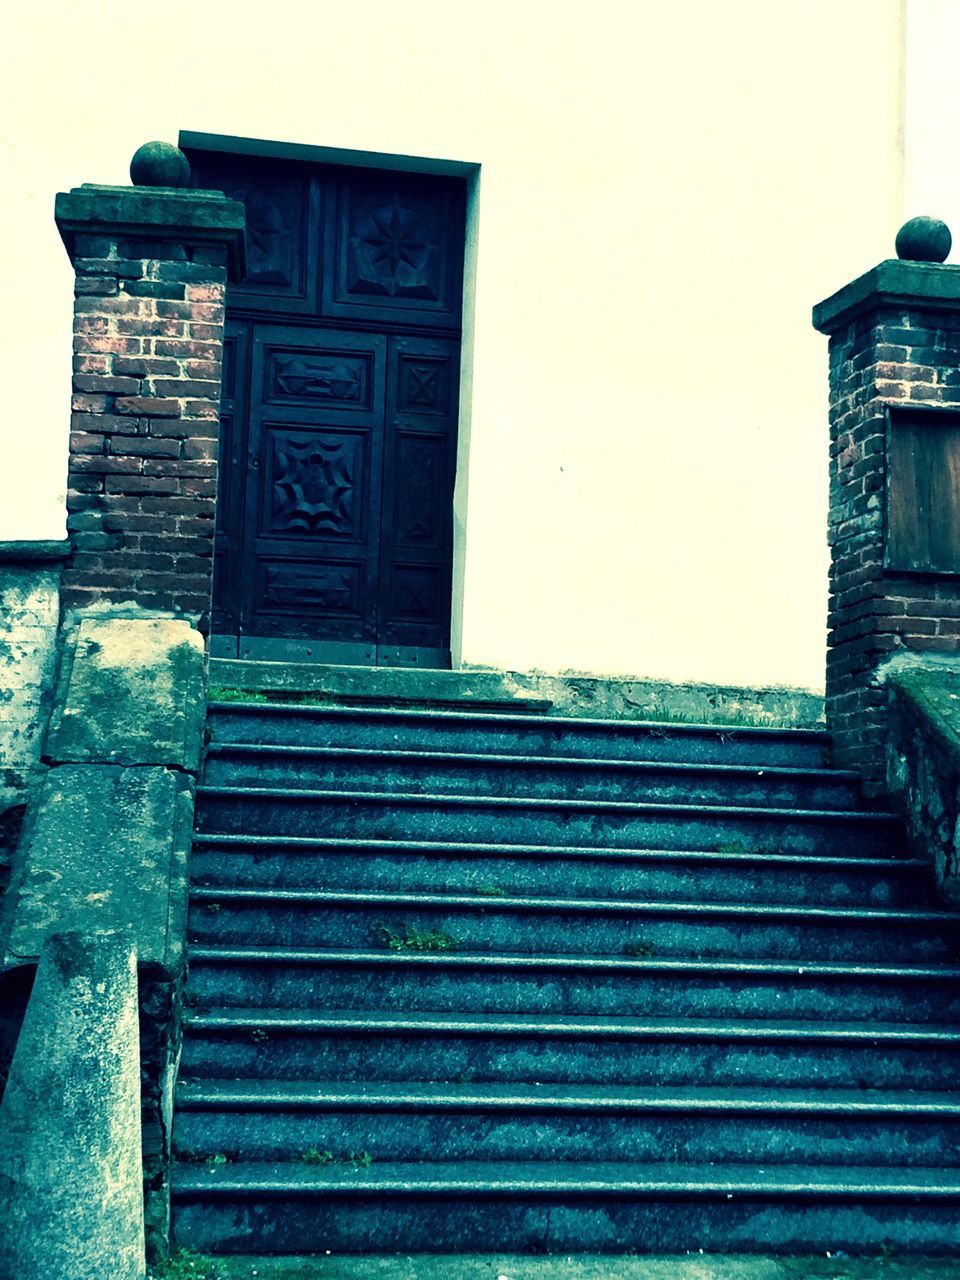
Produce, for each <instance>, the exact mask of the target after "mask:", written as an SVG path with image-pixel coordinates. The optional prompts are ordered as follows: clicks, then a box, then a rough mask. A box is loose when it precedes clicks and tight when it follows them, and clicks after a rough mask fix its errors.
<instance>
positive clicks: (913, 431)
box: [813, 218, 960, 793]
mask: <svg viewBox="0 0 960 1280" xmlns="http://www.w3.org/2000/svg"><path fill="white" fill-rule="evenodd" d="M949 250H950V233H949V231H948V230H947V228H946V226H945V225H944V224H943V223H941V222H938V221H936V220H934V219H928V218H917V219H913V220H912V221H911V222H908V223H907V224H906V225H905V226H904V227H903V228H902V229H901V232H900V234H899V235H898V237H897V252H898V254H899V255H900V257H899V259H891V260H888V261H885V262H881V263H880V264H879V265H878V266H876V267H874V268H873V270H872V271H868V272H867V273H866V274H865V275H862V276H860V277H859V278H858V279H856V280H854V281H853V282H852V283H851V284H849V285H847V286H846V287H845V288H843V289H841V290H839V292H837V293H835V294H833V295H832V296H831V297H829V298H827V299H826V301H824V302H821V303H820V304H819V305H818V306H816V307H814V310H813V323H814V327H815V328H817V329H818V330H819V331H820V332H821V333H825V334H828V335H829V338H830V346H829V354H830V510H829V533H828V539H829V543H830V551H831V563H830V601H829V618H828V628H829V634H828V641H827V685H826V695H827V696H826V714H827V727H828V728H829V730H830V732H831V733H832V735H833V752H834V761H835V763H836V764H837V765H840V766H844V767H849V768H854V769H858V770H860V772H861V773H862V775H863V778H864V784H865V788H866V790H867V791H868V793H877V792H879V791H880V790H882V787H883V778H884V750H885V744H884V692H883V688H882V682H883V678H884V672H885V671H887V670H889V669H890V668H891V666H901V665H912V664H915V663H921V662H927V661H929V660H930V656H931V655H934V654H936V655H949V654H956V653H957V652H958V647H960V576H958V575H960V492H958V490H960V486H957V485H955V484H951V482H950V479H949V476H950V473H951V470H952V469H953V468H954V467H958V468H960V414H958V412H957V411H958V410H960V267H955V266H944V265H942V263H943V259H944V258H945V257H946V256H947V253H948V252H949ZM952 473H953V475H954V476H956V475H958V474H960V471H958V470H953V471H952Z"/></svg>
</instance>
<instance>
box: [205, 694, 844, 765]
mask: <svg viewBox="0 0 960 1280" xmlns="http://www.w3.org/2000/svg"><path fill="white" fill-rule="evenodd" d="M208 726H209V730H210V737H211V739H212V740H213V741H215V742H245V743H260V744H278V745H287V746H303V747H368V748H372V749H381V750H382V749H388V748H392V749H395V750H397V749H401V750H418V751H464V750H469V751H471V752H495V753H497V754H516V755H526V756H566V757H580V758H583V759H587V760H589V759H597V758H600V759H606V760H664V761H675V762H681V763H682V762H691V763H694V762H695V763H721V764H746V765H756V766H758V767H761V768H762V767H765V766H770V767H772V766H775V765H780V766H788V767H795V768H804V767H806V768H821V767H823V766H824V765H825V764H826V763H827V751H828V746H829V736H828V735H827V734H826V733H825V732H824V731H823V730H820V729H772V728H745V727H740V726H731V725H695V724H673V723H666V722H655V721H642V720H600V719H585V718H578V717H574V716H542V715H517V714H509V715H506V714H491V713H487V712H480V711H473V710H470V711H438V710H413V709H410V708H399V707H332V706H302V705H293V706H292V705H289V704H284V703H256V702H251V703H244V702H216V701H212V702H211V703H210V705H209V709H208Z"/></svg>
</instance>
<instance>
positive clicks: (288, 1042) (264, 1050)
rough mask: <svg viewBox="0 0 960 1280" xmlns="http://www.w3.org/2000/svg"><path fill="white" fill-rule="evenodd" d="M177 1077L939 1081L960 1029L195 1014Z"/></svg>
mask: <svg viewBox="0 0 960 1280" xmlns="http://www.w3.org/2000/svg"><path fill="white" fill-rule="evenodd" d="M181 1078H183V1079H185V1080H191V1079H200V1078H203V1079H206V1078H215V1079H224V1078H228V1079H249V1078H255V1079H285V1080H289V1079H300V1080H344V1079H350V1080H354V1081H360V1080H369V1081H373V1080H380V1081H393V1082H401V1081H408V1080H410V1081H412V1080H419V1081H423V1080H441V1081H457V1082H460V1083H469V1082H480V1081H488V1082H494V1081H501V1082H505V1081H527V1082H534V1081H535V1082H539V1083H541V1084H546V1083H550V1082H566V1083H569V1084H620V1083H629V1084H634V1085H648V1084H657V1085H662V1086H666V1085H688V1084H690V1083H691V1082H696V1083H697V1085H698V1087H704V1088H705V1087H709V1086H714V1085H721V1086H733V1085H736V1086H738V1087H743V1086H751V1085H763V1086H776V1087H778V1088H793V1087H809V1086H810V1085H811V1084H814V1083H815V1084H816V1086H817V1087H818V1088H843V1089H849V1088H864V1089H867V1088H874V1089H917V1090H936V1091H938V1090H942V1089H951V1088H955V1087H956V1086H957V1084H958V1082H960V1028H957V1027H956V1026H953V1025H947V1026H942V1025H937V1024H932V1025H931V1024H922V1023H903V1024H886V1025H884V1024H879V1023H874V1022H867V1023H856V1022H852V1021H850V1020H844V1021H841V1022H826V1021H818V1022H801V1021H781V1020H776V1021H774V1020H772V1019H771V1020H760V1019H753V1020H739V1021H737V1020H732V1019H723V1020H717V1021H714V1020H710V1019H695V1018H676V1019H671V1018H625V1017H577V1016H571V1015H563V1016H559V1015H555V1016H538V1015H521V1014H486V1015H480V1014H473V1015H463V1014H432V1013H422V1014H420V1013H409V1014H408V1013H397V1014H391V1013H386V1012H371V1011H370V1010H357V1011H337V1012H318V1013H303V1012H294V1011H290V1010H284V1009H256V1008H254V1009H231V1010H221V1011H219V1012H216V1013H191V1014H190V1015H189V1017H188V1018H187V1019H186V1030H185V1035H184V1042H183V1056H182V1060H181Z"/></svg>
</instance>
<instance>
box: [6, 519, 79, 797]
mask: <svg viewBox="0 0 960 1280" xmlns="http://www.w3.org/2000/svg"><path fill="white" fill-rule="evenodd" d="M65 553H66V544H65V543H60V542H52V543H51V542H41V543H9V542H2V543H0V815H2V814H3V812H4V810H6V809H8V808H9V807H10V806H11V805H14V804H19V803H22V802H23V799H24V792H25V790H26V786H27V784H28V782H29V780H30V777H31V775H32V774H33V772H34V770H35V769H36V767H37V764H38V762H39V760H40V751H41V746H42V742H43V734H44V730H45V727H46V718H47V716H48V715H49V712H50V705H51V697H50V695H51V694H52V691H53V681H54V675H55V668H56V643H57V624H58V622H59V614H60V596H59V590H60V560H61V559H62V557H63V556H64V555H65Z"/></svg>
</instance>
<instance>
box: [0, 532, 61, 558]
mask: <svg viewBox="0 0 960 1280" xmlns="http://www.w3.org/2000/svg"><path fill="white" fill-rule="evenodd" d="M69 556H70V542H69V539H67V538H61V539H54V538H51V539H40V540H38V541H36V542H30V541H23V542H0V564H42V563H57V562H59V561H62V560H66V559H68V558H69Z"/></svg>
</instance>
